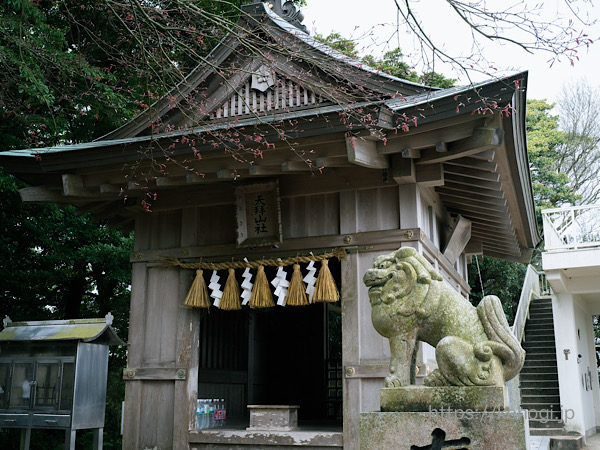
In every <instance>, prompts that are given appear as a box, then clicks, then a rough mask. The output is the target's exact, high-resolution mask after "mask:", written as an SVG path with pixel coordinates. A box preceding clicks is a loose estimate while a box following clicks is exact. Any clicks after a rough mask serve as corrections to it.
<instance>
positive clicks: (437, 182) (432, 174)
mask: <svg viewBox="0 0 600 450" xmlns="http://www.w3.org/2000/svg"><path fill="white" fill-rule="evenodd" d="M416 175H417V184H419V185H420V186H427V187H434V186H443V185H444V167H443V164H428V165H426V166H416Z"/></svg>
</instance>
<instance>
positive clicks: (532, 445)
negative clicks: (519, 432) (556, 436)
mask: <svg viewBox="0 0 600 450" xmlns="http://www.w3.org/2000/svg"><path fill="white" fill-rule="evenodd" d="M549 445H550V438H549V437H548V436H530V438H529V449H528V450H548V446H549ZM584 448H587V449H590V450H600V433H598V434H594V435H593V436H590V437H589V438H587V439H586V445H585V447H584Z"/></svg>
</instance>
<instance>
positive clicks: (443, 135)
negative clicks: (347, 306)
mask: <svg viewBox="0 0 600 450" xmlns="http://www.w3.org/2000/svg"><path fill="white" fill-rule="evenodd" d="M478 126H484V120H482V119H476V120H473V117H461V116H457V117H455V118H453V119H448V120H442V121H436V122H433V123H427V124H424V125H419V126H418V127H416V128H411V129H410V131H408V132H406V133H400V132H399V133H398V134H389V135H388V139H387V141H385V143H384V142H380V143H378V144H377V152H378V153H379V154H380V155H386V154H393V153H400V152H401V151H402V149H403V148H414V149H418V150H422V149H425V148H430V147H436V144H437V143H439V142H444V143H446V145H448V144H449V143H450V142H452V141H458V140H460V139H464V138H467V137H469V136H471V135H472V134H473V128H477V127H478Z"/></svg>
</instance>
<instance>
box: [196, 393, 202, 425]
mask: <svg viewBox="0 0 600 450" xmlns="http://www.w3.org/2000/svg"><path fill="white" fill-rule="evenodd" d="M203 408H204V405H203V404H202V399H201V398H199V399H198V400H196V430H201V429H202V413H203Z"/></svg>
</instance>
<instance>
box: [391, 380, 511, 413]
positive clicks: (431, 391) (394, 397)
mask: <svg viewBox="0 0 600 450" xmlns="http://www.w3.org/2000/svg"><path fill="white" fill-rule="evenodd" d="M380 396H381V403H380V404H381V411H384V412H392V411H397V412H429V411H431V410H432V409H435V410H440V409H442V408H445V409H447V408H451V409H453V410H458V409H461V410H463V411H467V410H470V411H493V412H500V411H505V410H507V409H508V407H507V404H506V400H505V399H506V389H505V388H504V387H502V386H440V387H427V386H414V385H412V386H403V387H397V388H383V389H382V390H381V391H380Z"/></svg>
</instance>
